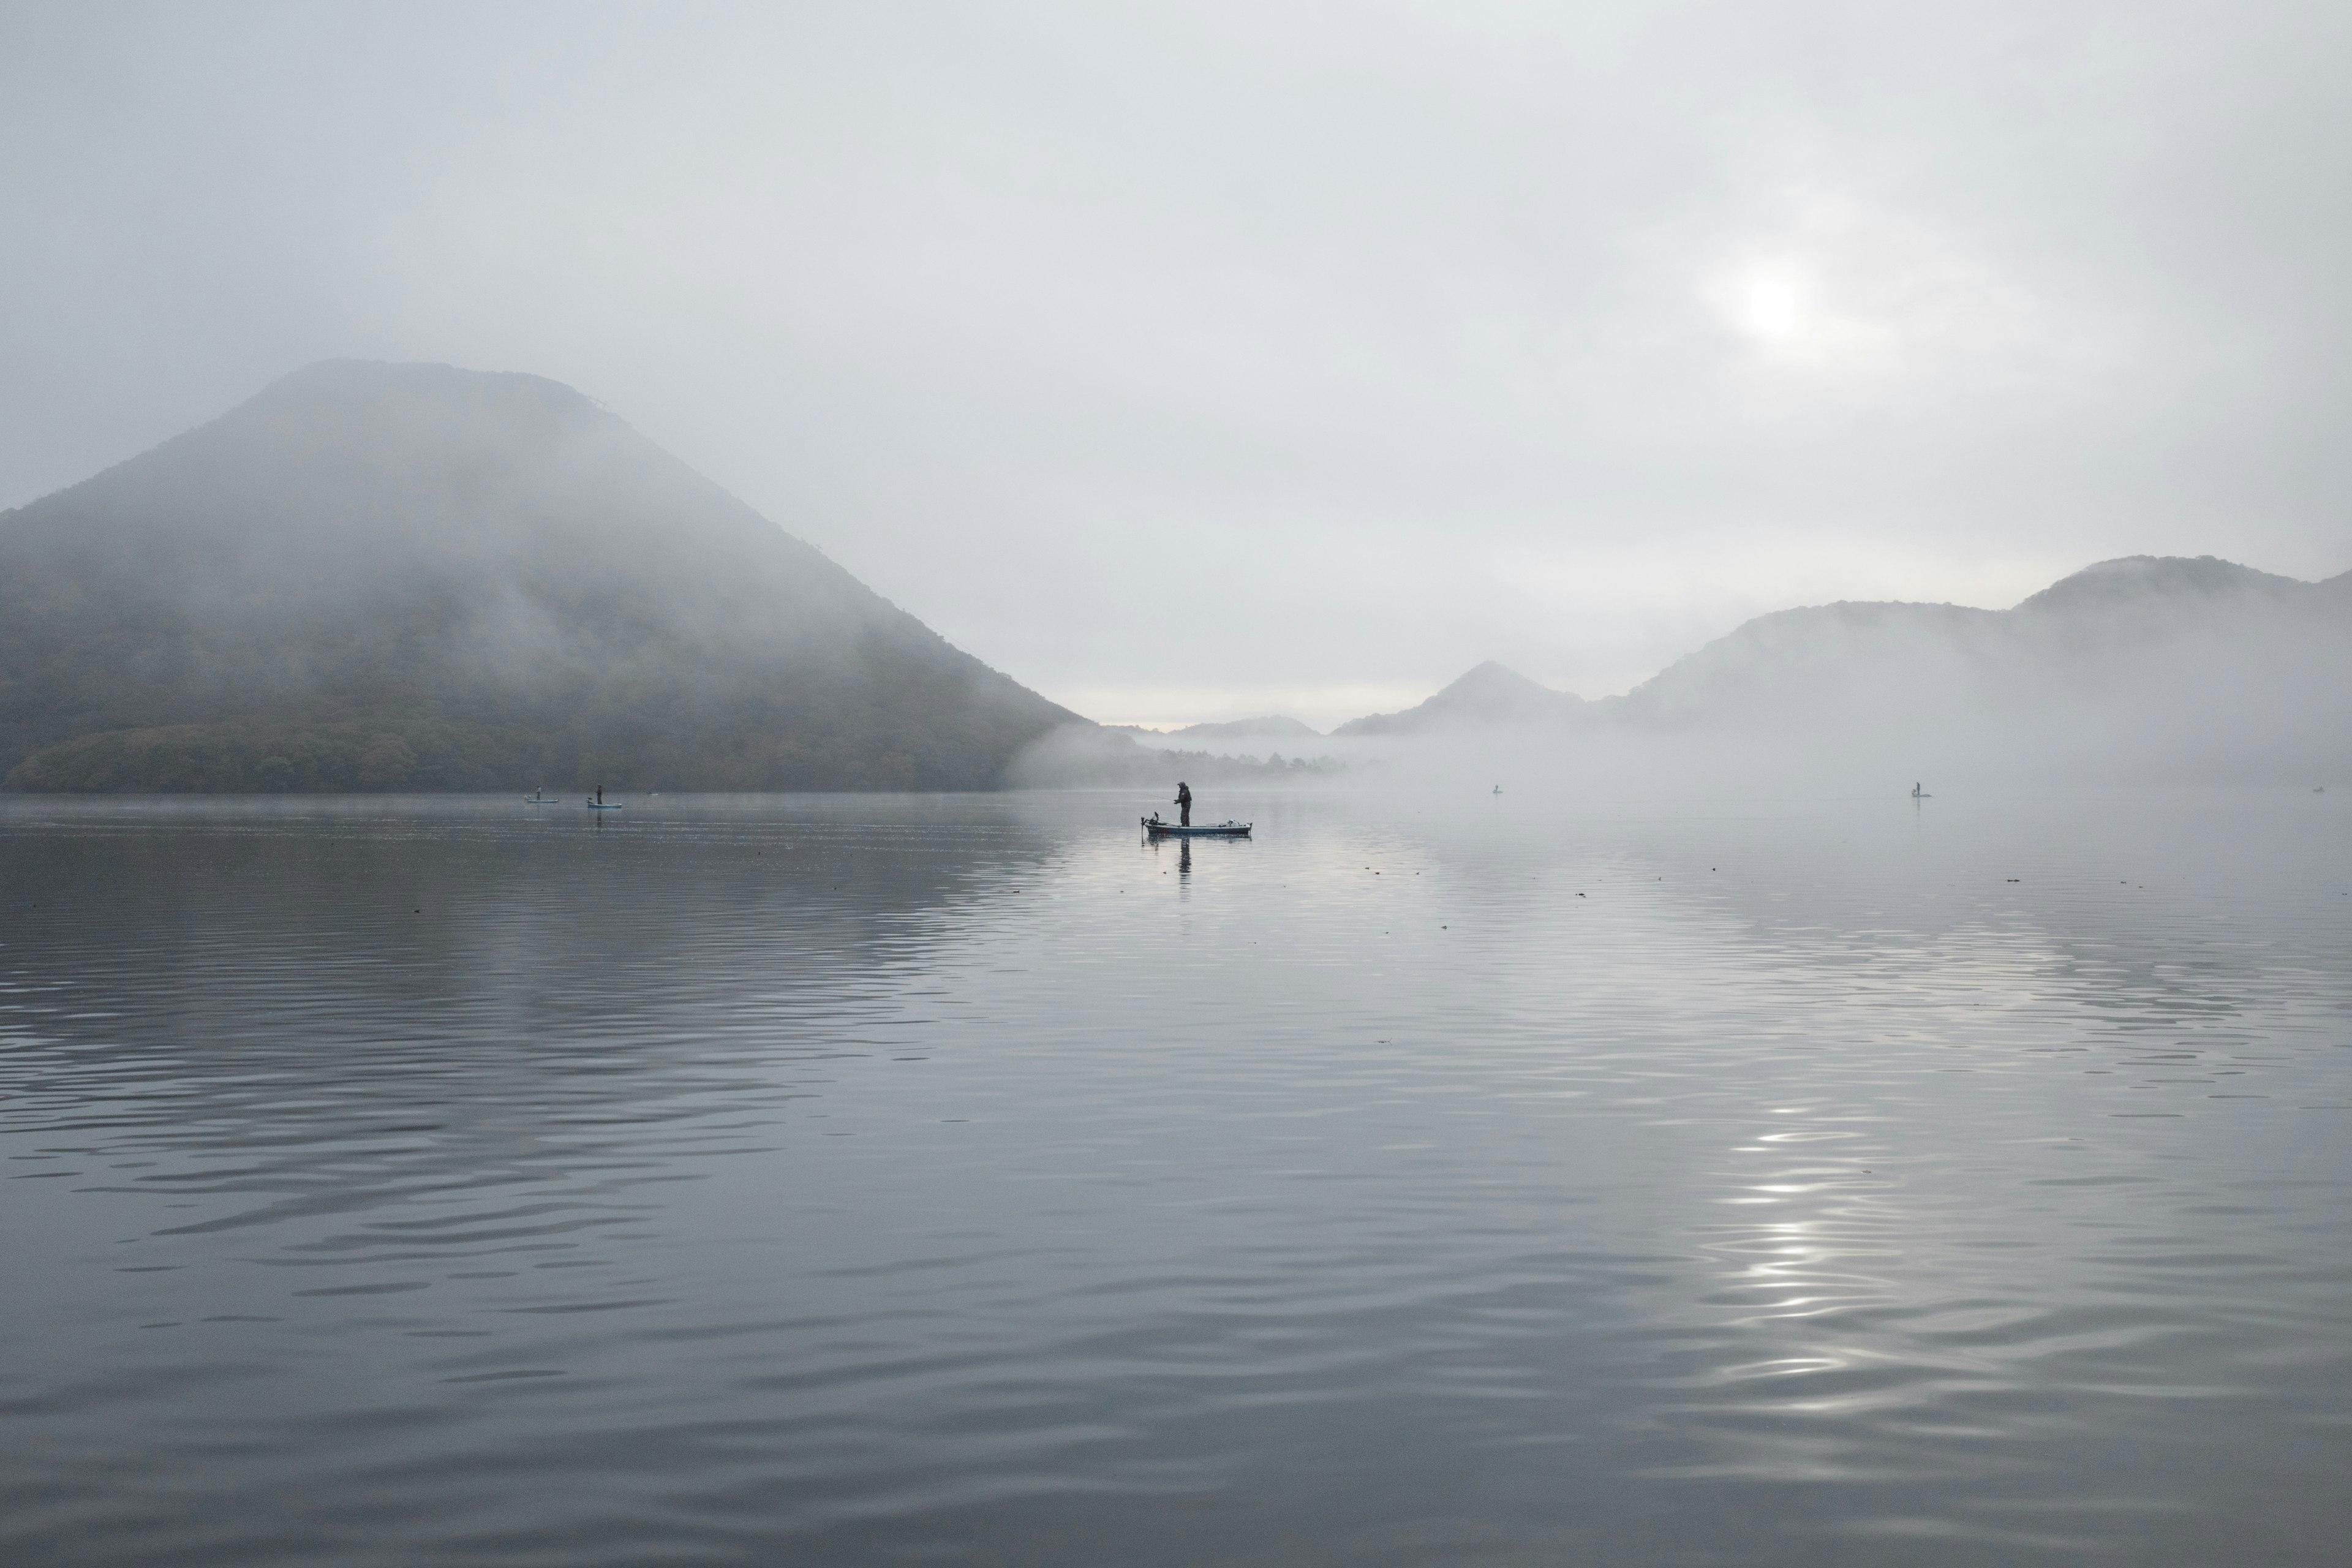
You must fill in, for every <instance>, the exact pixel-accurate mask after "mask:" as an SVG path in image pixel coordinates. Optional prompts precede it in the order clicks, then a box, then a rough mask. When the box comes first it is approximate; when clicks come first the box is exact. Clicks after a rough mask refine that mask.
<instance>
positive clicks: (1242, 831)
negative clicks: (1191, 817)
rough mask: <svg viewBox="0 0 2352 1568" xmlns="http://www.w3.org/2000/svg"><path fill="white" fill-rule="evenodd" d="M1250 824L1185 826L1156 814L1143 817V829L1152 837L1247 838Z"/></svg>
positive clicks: (1230, 823) (1231, 823) (1229, 823)
mask: <svg viewBox="0 0 2352 1568" xmlns="http://www.w3.org/2000/svg"><path fill="white" fill-rule="evenodd" d="M1251 826H1252V825H1251V824H1249V823H1246V822H1220V823H1217V824H1215V825H1214V826H1202V827H1186V826H1182V825H1181V824H1179V823H1174V822H1162V821H1160V818H1159V817H1157V816H1147V817H1145V818H1143V831H1144V832H1146V833H1149V834H1150V835H1151V837H1154V838H1247V837H1249V831H1250V827H1251Z"/></svg>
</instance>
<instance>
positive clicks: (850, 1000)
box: [0, 792, 2352, 1564]
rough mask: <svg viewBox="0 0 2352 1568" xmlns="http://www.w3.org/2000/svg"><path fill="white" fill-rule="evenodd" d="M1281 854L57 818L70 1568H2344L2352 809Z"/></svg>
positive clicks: (442, 823)
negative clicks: (1721, 1565) (549, 1567)
mask: <svg viewBox="0 0 2352 1568" xmlns="http://www.w3.org/2000/svg"><path fill="white" fill-rule="evenodd" d="M1229 805H1230V806H1232V807H1233V808H1234V809H1235V810H1237V811H1238V814H1239V815H1242V816H1255V817H1256V819H1257V820H1258V822H1259V824H1260V826H1259V831H1258V837H1257V838H1256V839H1255V841H1252V842H1247V843H1234V844H1203V845H1199V846H1194V847H1192V848H1191V849H1189V850H1186V849H1185V848H1183V847H1152V846H1150V845H1149V844H1146V843H1143V842H1140V841H1139V839H1138V837H1136V835H1135V833H1134V831H1133V827H1132V823H1133V817H1134V815H1135V813H1136V810H1137V807H1136V805H1135V804H1134V803H1131V802H1129V801H1127V800H1125V799H1124V798H1118V797H1112V796H1098V795H1097V796H1089V795H1026V796H988V797H949V798H942V797H856V798H850V797H767V798H760V797H746V798H742V799H737V800H710V799H693V798H683V799H677V800H669V799H661V800H651V801H633V802H632V803H631V805H630V808H629V811H628V812H627V813H625V814H621V818H622V819H621V820H619V821H607V822H604V823H603V824H597V823H594V822H593V821H588V820H583V818H586V816H587V814H586V813H583V812H581V811H579V810H578V809H577V807H576V806H575V807H572V808H565V809H562V810H561V811H558V812H554V813H551V814H547V815H543V816H530V815H529V814H528V810H527V808H524V807H521V806H519V805H512V804H509V803H507V802H503V801H501V802H479V801H446V800H436V801H418V802H407V803H401V802H394V803H384V802H376V801H367V802H343V803H336V802H317V801H299V802H294V803H272V804H269V805H236V804H232V803H194V804H184V803H172V804H168V805H164V804H156V803H136V802H115V803H105V804H100V805H79V804H59V803H56V802H49V801H40V800H23V801H16V802H10V803H8V804H7V805H5V807H0V897H5V900H6V902H5V907H0V944H5V945H0V987H5V989H0V1152H5V1155H6V1157H7V1159H6V1168H5V1173H6V1175H7V1176H8V1177H9V1178H10V1180H9V1183H8V1186H7V1188H6V1193H7V1195H8V1197H9V1199H10V1200H11V1201H10V1203H9V1215H10V1226H9V1230H8V1236H9V1239H10V1243H11V1249H12V1258H11V1269H10V1278H11V1283H12V1289H11V1302H10V1305H11V1310H10V1312H9V1313H8V1314H6V1315H5V1320H0V1411H5V1413H6V1419H7V1421H8V1423H9V1426H10V1428H11V1433H12V1441H11V1443H10V1444H9V1445H8V1446H7V1448H6V1450H5V1455H6V1457H5V1458H0V1555H5V1557H6V1558H7V1560H9V1561H11V1562H16V1561H23V1562H42V1563H175V1564H177V1563H295V1562H306V1563H307V1562H315V1561H320V1560H329V1559H331V1560H333V1561H337V1562H348V1563H363V1564H364V1563H387V1564H388V1563H413V1562H416V1561H420V1560H431V1561H436V1562H457V1563H518V1564H520V1563H543V1562H559V1561H560V1562H564V1563H640V1562H646V1561H653V1560H661V1561H677V1562H714V1563H715V1562H732V1561H740V1560H744V1559H745V1558H747V1557H748V1558H768V1557H806V1558H809V1559H812V1560H825V1561H844V1562H896V1561H904V1560H911V1559H916V1558H923V1559H927V1560H930V1559H939V1558H945V1559H947V1560H950V1561H970V1562H996V1561H1024V1562H1040V1563H1063V1562H1069V1563H1077V1562H1097V1561H1105V1560H1119V1561H1135V1562H1144V1563H1152V1562H1164V1563H1191V1562H1198V1561H1202V1560H1211V1559H1213V1560H1218V1561H1234V1562H1268V1563H1272V1562H1283V1563H1294V1562H1310V1563H1311V1562H1333V1563H1338V1562H1349V1563H1354V1562H1364V1561H1373V1562H1381V1561H1393V1562H1424V1561H1431V1560H1437V1559H1444V1560H1454V1559H1462V1558H1473V1557H1475V1558H1480V1559H1491V1560H1495V1561H1503V1562H1516V1561H1528V1562H1536V1561H1542V1562H1557V1561H1560V1560H1563V1559H1566V1560H1570V1561H1574V1560H1578V1559H1579V1558H1580V1557H1582V1558H1591V1559H1596V1560H1607V1561H1623V1560H1654V1561H1661V1562H1675V1561H1682V1562H1714V1561H1722V1562H1733V1561H1737V1562H1741V1563H1837V1562H1853V1563H1875V1562H1883V1561H1885V1560H1886V1559H1887V1558H1888V1557H1889V1556H1892V1555H1900V1556H1902V1557H1903V1558H1904V1559H1905V1560H1906V1561H1921V1562H1929V1563H1939V1562H1950V1563H1963V1562H1966V1563H1975V1562H1990V1561H2011V1560H2015V1559H2017V1558H2019V1557H2036V1558H2042V1559H2049V1560H2071V1559H2074V1558H2078V1557H2087V1556H2091V1555H2102V1556H2105V1555H2116V1554H2122V1555H2128V1556H2129V1557H2130V1558H2131V1559H2132V1560H2134V1561H2144V1562H2177V1563H2206V1562H2213V1561H2220V1560H2225V1559H2226V1560H2231V1561H2269V1562H2320V1561H2326V1560H2332V1558H2333V1555H2334V1542H2335V1538H2336V1532H2337V1531H2338V1530H2339V1529H2340V1528H2341V1527H2342V1526H2343V1524H2344V1523H2345V1522H2346V1521H2345V1510H2344V1508H2343V1505H2342V1504H2341V1503H2340V1502H2339V1501H2338V1500H2337V1494H2338V1491H2339V1487H2338V1485H2337V1481H2336V1478H2337V1477H2339V1476H2340V1475H2341V1474H2342V1473H2343V1471H2344V1469H2345V1468H2346V1465H2347V1461H2352V1435H2347V1424H2346V1422H2345V1419H2344V1417H2343V1415H2342V1411H2343V1408H2344V1405H2345V1394H2346V1393H2347V1386H2348V1384H2347V1356H2348V1355H2352V1307H2347V1305H2346V1303H2347V1301H2352V1289H2347V1287H2352V1220H2347V1214H2352V1209H2347V1205H2346V1202H2345V1199H2346V1197H2347V1181H2352V1158H2347V1144H2346V1139H2347V1131H2352V1121H2347V1117H2352V1082H2347V1069H2352V1063H2348V1062H2347V1053H2346V1050H2345V1048H2344V1047H2346V1046H2347V1045H2352V964H2347V962H2346V960H2345V958H2344V956H2343V955H2344V954H2345V953H2346V952H2352V941H2347V937H2352V897H2347V893H2348V892H2352V835H2347V818H2346V817H2345V816H2343V814H2342V812H2343V803H2342V802H2341V801H2340V800H2339V799H2338V797H2336V796H2330V795H2306V794H2301V793H2297V794H2294V795H2287V794H2284V793H2283V792H2238V793H2230V794H2185V793H2177V794H2142V795H2120V794H2109V795H2074V796H2066V797H2053V798H2050V799H2043V800H2012V801H2008V802H1994V803H1985V802H1970V801H1968V800H1963V799H1957V798H1956V799H1949V800H1936V801H1931V802H1927V803H1924V804H1923V805H1920V806H1914V805H1911V804H1910V803H1908V802H1902V803H1899V804H1898V803H1879V802H1859V801H1857V802H1842V803H1829V804H1826V805H1818V804H1815V805H1802V806H1790V807H1771V806H1756V805H1738V806H1723V805H1717V806H1713V807H1707V808H1688V807H1668V806H1665V805H1652V806H1649V807H1647V808H1644V809H1641V810H1627V809H1615V810H1609V811H1603V810H1598V809H1594V808H1591V807H1584V808H1579V809H1565V808H1561V807H1560V806H1559V805H1558V803H1548V804H1538V803H1536V802H1534V801H1533V800H1532V799H1530V800H1529V801H1528V802H1527V803H1525V804H1522V803H1521V802H1520V800H1519V799H1517V797H1511V798H1509V799H1508V800H1507V801H1505V800H1489V799H1485V798H1481V799H1477V800H1475V801H1471V802H1464V801H1455V800H1445V799H1439V798H1436V797H1433V796H1432V797H1421V796H1409V795H1398V796H1387V797H1375V796H1338V797H1329V798H1322V799H1317V798H1311V797H1307V796H1302V795H1282V796H1276V797H1271V798H1267V799H1263V800H1259V801H1255V802H1242V803H1228V802H1225V801H1223V800H1221V801H1219V802H1218V803H1217V808H1218V810H1219V811H1220V812H1222V811H1223V810H1225V809H1227V808H1228V806H1229ZM2011 878H2015V879H2017V880H2015V881H2011V880H2010V879H2011Z"/></svg>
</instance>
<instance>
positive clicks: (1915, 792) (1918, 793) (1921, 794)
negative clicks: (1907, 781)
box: [1911, 784, 1936, 800]
mask: <svg viewBox="0 0 2352 1568" xmlns="http://www.w3.org/2000/svg"><path fill="white" fill-rule="evenodd" d="M1911 798H1912V799H1913V800H1933V799H1935V798H1936V797H1935V796H1934V795H1929V794H1928V793H1927V791H1926V790H1924V789H1922V788H1920V787H1919V786H1918V785H1917V784H1913V785H1912V786H1911Z"/></svg>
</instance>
